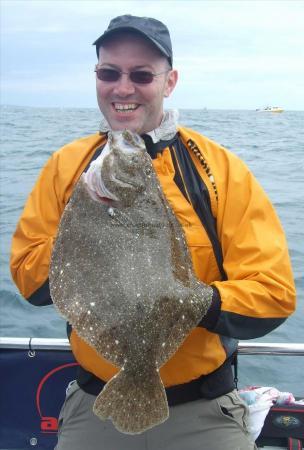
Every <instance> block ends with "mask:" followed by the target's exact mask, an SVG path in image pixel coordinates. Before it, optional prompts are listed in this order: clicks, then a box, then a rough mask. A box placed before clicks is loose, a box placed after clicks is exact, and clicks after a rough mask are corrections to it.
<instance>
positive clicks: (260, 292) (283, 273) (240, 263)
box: [200, 151, 295, 339]
mask: <svg viewBox="0 0 304 450" xmlns="http://www.w3.org/2000/svg"><path fill="white" fill-rule="evenodd" d="M216 163H217V164H216V167H217V168H219V167H222V168H223V167H225V168H226V169H225V170H224V171H223V170H222V172H221V173H220V171H219V170H218V172H217V174H216V175H217V180H218V191H219V196H218V197H219V204H218V218H217V225H218V235H219V238H220V241H221V244H222V250H223V259H224V262H223V264H224V269H225V272H226V274H227V280H225V281H215V282H214V283H212V286H213V302H212V306H211V309H210V311H209V313H208V314H207V316H206V317H205V318H204V319H203V320H202V322H201V324H200V325H201V326H205V327H206V328H207V329H208V330H209V331H213V332H216V333H218V334H221V335H224V336H228V337H231V338H236V339H252V338H256V337H260V336H263V335H265V334H267V333H269V332H270V331H272V330H273V329H275V328H276V327H278V326H279V325H280V324H281V323H283V322H284V321H285V320H286V318H287V317H288V316H289V315H290V314H291V313H292V312H293V311H294V309H295V286H294V281H293V275H292V270H291V264H290V259H289V255H288V248H287V242H286V238H285V234H284V231H283V229H282V226H281V224H280V221H279V219H278V216H277V214H276V212H275V210H274V208H273V206H272V204H271V202H270V201H269V199H268V197H267V195H266V194H265V192H264V191H263V189H262V188H261V186H260V185H259V183H258V182H257V180H256V179H255V177H254V176H253V175H252V173H251V172H250V171H249V170H248V168H247V167H246V165H245V164H244V163H243V162H242V161H240V160H239V159H238V158H237V157H236V156H234V155H232V154H230V152H228V151H223V152H220V156H219V160H218V161H216Z"/></svg>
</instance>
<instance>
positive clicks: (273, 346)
mask: <svg viewBox="0 0 304 450" xmlns="http://www.w3.org/2000/svg"><path fill="white" fill-rule="evenodd" d="M5 348H6V349H8V348H11V349H28V350H56V351H58V350H59V351H71V348H70V343H69V341H68V339H56V338H27V337H0V349H5ZM238 354H239V355H271V356H283V355H284V356H304V344H299V343H271V342H240V343H239V345H238Z"/></svg>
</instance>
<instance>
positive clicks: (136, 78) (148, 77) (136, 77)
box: [130, 70, 153, 84]
mask: <svg viewBox="0 0 304 450" xmlns="http://www.w3.org/2000/svg"><path fill="white" fill-rule="evenodd" d="M130 80H131V81H133V83H139V84H149V83H152V81H153V73H151V72H146V71H145V70H136V71H135V72H130Z"/></svg>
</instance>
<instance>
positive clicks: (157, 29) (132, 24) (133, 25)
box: [93, 14, 173, 67]
mask: <svg viewBox="0 0 304 450" xmlns="http://www.w3.org/2000/svg"><path fill="white" fill-rule="evenodd" d="M123 30H124V31H128V30H129V31H136V32H138V33H140V34H141V35H142V36H144V37H145V38H146V39H148V40H149V41H150V42H152V44H154V45H155V46H156V47H157V48H158V49H159V50H160V51H161V52H162V54H163V55H164V56H166V58H167V59H168V61H169V63H170V66H171V67H172V59H173V54H172V44H171V39H170V33H169V30H168V28H167V27H166V25H164V24H163V23H162V22H160V21H159V20H156V19H152V18H150V17H136V16H131V15H130V14H126V15H124V16H118V17H115V18H114V19H112V20H111V22H110V24H109V26H108V28H107V29H106V31H105V32H104V33H103V34H102V35H101V36H99V38H98V39H96V41H95V42H93V45H96V53H97V57H98V52H99V47H100V45H101V44H102V42H103V41H104V39H105V38H106V37H108V36H110V35H111V34H114V33H115V32H117V31H123Z"/></svg>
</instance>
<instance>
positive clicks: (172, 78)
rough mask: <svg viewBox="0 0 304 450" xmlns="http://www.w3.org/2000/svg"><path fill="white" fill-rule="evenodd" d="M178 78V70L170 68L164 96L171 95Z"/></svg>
mask: <svg viewBox="0 0 304 450" xmlns="http://www.w3.org/2000/svg"><path fill="white" fill-rule="evenodd" d="M177 80H178V72H177V70H175V69H172V70H170V72H169V73H168V75H167V80H166V87H165V91H164V97H169V95H170V94H171V92H172V91H173V89H174V88H175V85H176V83H177Z"/></svg>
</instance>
